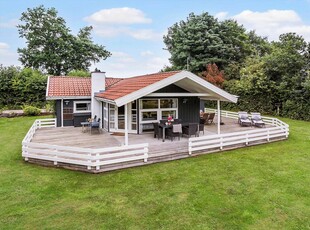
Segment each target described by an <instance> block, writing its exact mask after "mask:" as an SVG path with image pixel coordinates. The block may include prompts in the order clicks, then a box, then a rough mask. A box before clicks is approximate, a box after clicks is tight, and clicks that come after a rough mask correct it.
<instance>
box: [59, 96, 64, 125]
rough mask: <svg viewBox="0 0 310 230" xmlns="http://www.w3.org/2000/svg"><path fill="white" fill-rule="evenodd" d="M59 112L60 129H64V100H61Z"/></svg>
mask: <svg viewBox="0 0 310 230" xmlns="http://www.w3.org/2000/svg"><path fill="white" fill-rule="evenodd" d="M60 110H61V112H60V113H61V127H64V99H63V98H61V105H60Z"/></svg>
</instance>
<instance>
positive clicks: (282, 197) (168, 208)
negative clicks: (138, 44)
mask: <svg viewBox="0 0 310 230" xmlns="http://www.w3.org/2000/svg"><path fill="white" fill-rule="evenodd" d="M34 119H35V118H11V119H5V118H1V119H0V229H41V228H44V229H51V228H53V229H91V228H100V229H310V123H309V122H302V121H294V120H289V119H285V120H284V121H285V122H287V123H289V124H290V130H291V134H290V137H289V140H287V141H282V142H277V143H271V144H267V145H260V146H255V147H248V148H243V149H239V150H234V151H228V152H222V153H217V154H209V155H204V156H199V157H193V158H189V159H184V160H178V161H173V162H166V163H159V164H154V165H149V166H144V167H137V168H132V169H125V170H121V171H114V172H109V173H103V174H99V175H93V174H87V173H82V172H74V171H69V170H65V169H57V168H47V167H42V166H37V165H33V164H28V163H25V162H24V161H23V160H22V157H21V141H22V139H23V137H24V135H25V134H26V132H27V131H28V129H29V127H30V126H31V124H32V122H33V121H34Z"/></svg>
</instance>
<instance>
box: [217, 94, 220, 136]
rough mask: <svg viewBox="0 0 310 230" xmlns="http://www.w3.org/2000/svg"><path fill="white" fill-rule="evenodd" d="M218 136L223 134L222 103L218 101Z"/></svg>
mask: <svg viewBox="0 0 310 230" xmlns="http://www.w3.org/2000/svg"><path fill="white" fill-rule="evenodd" d="M217 134H221V102H220V100H217Z"/></svg>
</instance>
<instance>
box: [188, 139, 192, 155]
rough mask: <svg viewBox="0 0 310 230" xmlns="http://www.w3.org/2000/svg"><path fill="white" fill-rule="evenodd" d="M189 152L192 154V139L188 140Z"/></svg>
mask: <svg viewBox="0 0 310 230" xmlns="http://www.w3.org/2000/svg"><path fill="white" fill-rule="evenodd" d="M188 154H189V155H190V156H191V155H192V141H191V140H190V139H189V140H188Z"/></svg>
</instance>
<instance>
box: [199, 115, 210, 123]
mask: <svg viewBox="0 0 310 230" xmlns="http://www.w3.org/2000/svg"><path fill="white" fill-rule="evenodd" d="M209 116H210V113H204V114H203V115H202V117H200V122H199V123H200V124H206V122H207V120H208V118H209Z"/></svg>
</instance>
